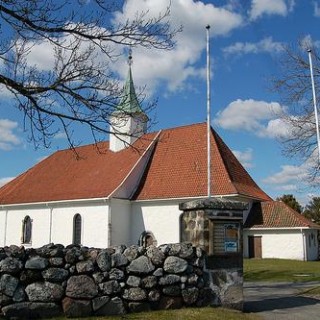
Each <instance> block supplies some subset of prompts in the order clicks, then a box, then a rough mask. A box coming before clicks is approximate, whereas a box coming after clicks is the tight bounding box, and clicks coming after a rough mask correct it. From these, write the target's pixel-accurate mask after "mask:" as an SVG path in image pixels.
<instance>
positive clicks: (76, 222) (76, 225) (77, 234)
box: [72, 213, 82, 244]
mask: <svg viewBox="0 0 320 320" xmlns="http://www.w3.org/2000/svg"><path fill="white" fill-rule="evenodd" d="M81 220H82V219H81V216H80V214H79V213H77V214H76V215H75V216H74V217H73V240H72V243H73V244H81V225H82V221H81Z"/></svg>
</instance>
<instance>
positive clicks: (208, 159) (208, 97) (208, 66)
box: [206, 25, 211, 198]
mask: <svg viewBox="0 0 320 320" xmlns="http://www.w3.org/2000/svg"><path fill="white" fill-rule="evenodd" d="M206 29H207V165H208V168H207V172H208V177H207V182H208V198H211V145H210V136H211V124H210V122H211V117H210V104H211V101H210V100H211V94H210V46H209V42H210V35H209V31H210V25H207V26H206Z"/></svg>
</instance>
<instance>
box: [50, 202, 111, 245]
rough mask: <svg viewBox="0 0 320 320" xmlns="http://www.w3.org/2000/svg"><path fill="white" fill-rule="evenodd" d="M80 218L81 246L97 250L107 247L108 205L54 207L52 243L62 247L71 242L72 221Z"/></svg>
mask: <svg viewBox="0 0 320 320" xmlns="http://www.w3.org/2000/svg"><path fill="white" fill-rule="evenodd" d="M76 214H80V216H81V222H82V225H81V244H82V245H84V246H94V247H99V248H104V247H108V245H109V242H108V241H109V227H108V225H109V206H108V204H107V203H106V204H92V205H90V204H87V205H73V206H70V207H63V206H62V207H56V208H54V209H53V211H52V239H51V240H52V241H51V242H53V243H61V244H63V245H68V244H71V243H72V241H73V219H74V216H75V215H76Z"/></svg>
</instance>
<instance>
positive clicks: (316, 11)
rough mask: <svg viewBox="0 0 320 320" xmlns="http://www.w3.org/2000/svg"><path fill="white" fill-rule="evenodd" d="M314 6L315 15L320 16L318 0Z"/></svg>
mask: <svg viewBox="0 0 320 320" xmlns="http://www.w3.org/2000/svg"><path fill="white" fill-rule="evenodd" d="M313 8H314V11H313V14H314V16H315V17H317V18H320V6H319V3H318V2H317V1H314V2H313Z"/></svg>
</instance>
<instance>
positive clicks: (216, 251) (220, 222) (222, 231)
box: [179, 198, 248, 310]
mask: <svg viewBox="0 0 320 320" xmlns="http://www.w3.org/2000/svg"><path fill="white" fill-rule="evenodd" d="M247 207H248V205H247V204H246V203H243V202H238V201H230V200H225V199H218V198H210V199H201V200H194V201H189V202H185V203H181V204H180V205H179V209H180V210H182V211H183V213H182V215H181V221H180V232H181V235H180V238H181V242H191V243H192V244H193V245H194V246H199V247H201V248H202V249H203V250H204V251H205V252H206V254H207V258H206V272H207V275H208V283H207V284H206V285H207V286H208V287H210V289H211V290H210V291H211V297H210V304H211V305H213V306H223V307H229V308H233V309H237V310H242V309H243V244H242V230H243V224H242V222H243V211H244V210H246V209H247Z"/></svg>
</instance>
